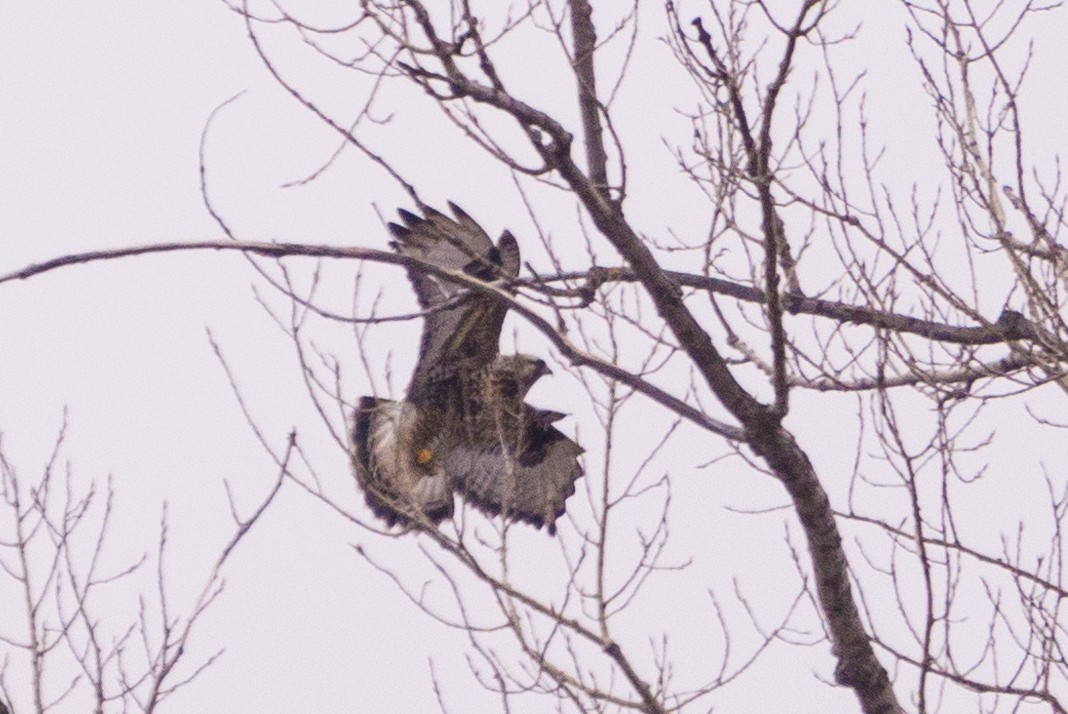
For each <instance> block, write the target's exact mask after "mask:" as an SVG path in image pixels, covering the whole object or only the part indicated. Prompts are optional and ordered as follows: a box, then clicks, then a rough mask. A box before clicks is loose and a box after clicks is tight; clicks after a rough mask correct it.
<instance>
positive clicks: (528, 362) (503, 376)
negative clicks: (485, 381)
mask: <svg viewBox="0 0 1068 714" xmlns="http://www.w3.org/2000/svg"><path fill="white" fill-rule="evenodd" d="M547 374H551V372H550V371H549V366H548V365H546V364H545V360H543V359H538V358H537V357H531V356H530V355H497V358H496V359H494V360H493V364H492V365H491V366H490V383H491V385H492V386H493V388H494V389H495V390H496V392H497V394H499V395H500V396H501V397H503V398H504V399H509V400H510V399H519V400H522V399H523V397H525V396H526V395H527V392H529V391H530V388H531V387H533V386H534V383H535V382H537V381H538V380H539V379H541V378H542V377H544V376H545V375H547Z"/></svg>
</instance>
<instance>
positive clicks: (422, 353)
mask: <svg viewBox="0 0 1068 714" xmlns="http://www.w3.org/2000/svg"><path fill="white" fill-rule="evenodd" d="M449 208H450V209H451V210H452V213H453V215H454V216H455V219H453V218H449V217H448V216H446V215H445V214H443V213H440V212H438V211H435V210H433V209H425V214H426V215H425V216H424V217H421V216H417V215H415V214H413V213H409V212H408V211H405V210H401V211H400V212H399V213H400V217H401V220H402V221H403V225H400V224H397V223H390V224H389V231H390V233H391V234H392V236H393V241H392V242H391V246H392V247H393V249H394V250H396V251H397V252H399V253H401V254H402V255H406V256H410V257H412V258H416V259H418V260H421V261H423V262H426V263H430V264H431V265H434V266H436V267H438V268H441V269H443V270H450V271H456V272H461V273H464V274H466V275H468V276H470V277H472V278H477V279H478V280H482V281H484V282H487V283H494V282H497V284H498V286H499V287H501V288H502V289H504V290H508V291H510V292H514V289H512V288H510V287H509V286H508V282H507V281H509V280H510V279H511V278H515V277H516V276H518V275H519V262H520V261H519V246H518V245H517V243H516V240H515V238H514V237H512V234H511V233H509V232H507V231H505V233H504V234H503V235H502V236H501V237H500V240H498V242H497V244H496V245H494V244H493V241H492V240H491V239H490V237H489V236H488V235H486V232H485V231H484V230H482V227H481V226H479V225H478V224H477V223H476V222H475V221H474V220H473V219H472V218H471V217H470V216H469V215H467V213H465V212H464V211H463V210H462V209H460V208H459V207H458V206H456V205H454V204H452V203H450V204H449ZM408 279H409V281H411V284H412V287H413V288H415V294H416V296H417V298H418V300H419V306H420V307H421V308H422V309H423V310H424V312H425V318H424V323H423V334H422V337H421V339H420V344H419V359H418V361H417V362H416V366H415V373H414V374H413V375H412V379H411V382H410V383H409V385H408V391H407V396H406V397H405V398H404V400H403V401H399V402H398V401H392V400H388V399H379V398H377V397H362V398H361V399H360V403H359V405H358V407H357V408H356V413H355V415H354V419H353V431H352V443H353V454H352V462H353V466H354V467H355V471H356V480H357V482H358V483H359V484H360V486H361V488H362V489H363V491H364V494H365V496H366V498H367V505H368V506H370V508H371V510H372V511H373V512H374V513H375V515H377V516H378V517H380V518H382V519H383V520H385V521H386V522H387V523H388V524H389V525H391V526H392V525H394V524H398V523H399V524H401V525H411V524H413V523H424V524H425V523H431V524H437V523H439V522H441V521H442V520H444V519H446V518H448V517H449V516H451V515H452V513H453V494H454V493H459V494H460V496H461V497H463V498H464V499H465V500H466V501H468V502H469V503H471V504H472V505H474V506H476V507H477V508H479V509H480V510H482V511H484V512H485V513H487V514H489V515H497V514H500V515H502V516H503V517H504V518H506V519H511V520H516V521H524V522H526V523H530V524H533V525H534V526H536V527H538V528H541V527H542V526H545V527H546V528H547V529H548V531H549V532H550V533H555V532H556V525H555V524H556V519H557V518H559V517H560V516H561V515H563V513H564V502H565V501H566V500H567V498H568V497H569V496H570V495H571V494H573V493H574V492H575V481H576V480H577V479H578V478H579V477H580V476H582V467H581V466H580V465H579V463H578V456H579V454H581V453H582V447H580V446H579V445H578V444H576V443H575V442H574V441H573V440H571V439H569V438H568V437H566V436H564V434H562V433H561V432H560V431H558V430H557V429H556V428H555V427H554V426H553V423H554V422H556V421H558V420H559V419H561V418H562V417H563V416H564V414H561V413H560V412H554V411H547V410H544V409H537V408H535V407H533V406H531V405H529V404H527V403H526V401H525V398H526V394H527V392H528V391H529V390H530V388H531V386H532V385H533V384H534V382H536V381H537V380H538V379H539V378H540V377H542V376H544V375H545V374H548V373H549V369H548V368H547V367H546V366H545V362H544V361H542V360H540V359H537V358H535V357H531V356H529V355H521V354H519V355H502V354H500V351H499V342H500V334H501V326H502V324H503V323H504V316H505V313H507V311H508V307H507V305H506V304H504V302H503V301H502V300H500V299H495V298H493V297H492V296H489V295H485V294H482V293H478V292H476V291H473V290H471V289H469V288H466V287H464V286H463V285H461V284H459V283H456V282H452V281H449V280H447V279H445V278H442V277H439V276H436V275H430V274H427V273H423V272H420V271H418V270H415V269H409V270H408Z"/></svg>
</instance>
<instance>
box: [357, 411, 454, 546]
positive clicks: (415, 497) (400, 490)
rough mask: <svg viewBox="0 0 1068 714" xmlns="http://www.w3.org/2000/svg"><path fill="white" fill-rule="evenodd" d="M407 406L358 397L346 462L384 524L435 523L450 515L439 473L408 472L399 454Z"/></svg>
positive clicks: (446, 488)
mask: <svg viewBox="0 0 1068 714" xmlns="http://www.w3.org/2000/svg"><path fill="white" fill-rule="evenodd" d="M412 408H413V406H412V405H410V404H405V403H404V402H396V401H393V400H391V399H378V398H377V397H361V398H360V403H359V404H358V405H357V407H356V411H355V413H354V414H353V420H352V425H353V426H352V450H353V453H352V466H353V470H354V472H355V474H356V482H357V483H358V484H359V486H360V489H361V490H362V491H363V493H364V498H365V499H366V501H367V506H368V507H369V508H370V509H371V511H372V512H373V513H374V514H375V515H376V516H378V517H379V518H381V519H382V520H384V521H385V522H386V524H387V525H389V526H394V525H397V524H400V525H404V526H409V525H414V524H416V523H417V522H421V523H424V524H425V523H426V522H429V523H431V524H437V523H440V522H441V521H443V520H445V519H446V518H448V517H449V516H451V515H452V512H453V497H452V487H451V485H450V484H449V483H448V480H447V479H446V478H445V477H444V476H443V475H438V476H434V475H428V474H424V473H413V471H412V469H411V466H410V465H409V464H407V463H406V462H405V460H404V459H403V458H402V450H403V449H404V445H403V444H402V443H399V440H402V439H403V435H402V433H403V432H404V425H403V424H402V422H404V420H405V419H406V418H407V417H408V416H409V412H408V410H410V409H412Z"/></svg>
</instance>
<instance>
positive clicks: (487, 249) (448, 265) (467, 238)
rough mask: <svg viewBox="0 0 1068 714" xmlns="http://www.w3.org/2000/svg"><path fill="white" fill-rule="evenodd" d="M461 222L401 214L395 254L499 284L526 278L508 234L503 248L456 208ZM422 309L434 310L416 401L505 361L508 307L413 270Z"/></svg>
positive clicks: (434, 214)
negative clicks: (501, 351)
mask: <svg viewBox="0 0 1068 714" xmlns="http://www.w3.org/2000/svg"><path fill="white" fill-rule="evenodd" d="M449 208H450V209H451V210H452V212H453V215H455V216H456V220H453V219H451V218H449V217H448V216H446V215H445V214H444V213H441V212H440V211H435V210H434V209H432V208H427V209H425V213H426V216H425V217H420V216H417V215H415V214H414V213H410V212H408V211H405V210H403V209H401V210H400V211H399V213H400V217H401V219H402V220H403V221H404V225H399V224H397V223H390V224H389V231H390V233H391V234H392V235H393V242H392V246H393V247H394V249H396V250H397V251H398V252H399V253H401V254H402V255H408V256H411V257H413V258H418V259H419V260H422V261H424V262H427V263H430V264H432V265H435V266H437V267H439V268H443V269H445V270H455V271H460V272H463V273H466V274H468V275H470V276H472V277H475V278H479V279H480V280H485V281H487V282H492V281H494V280H498V279H500V278H512V277H515V276H516V275H518V274H519V246H518V245H517V244H516V241H515V238H514V237H513V236H512V234H511V233H509V232H507V231H505V233H504V234H503V235H502V236H501V238H500V240H499V241H498V243H497V245H496V246H495V245H493V241H491V240H490V237H489V236H488V235H486V232H485V231H484V230H482V227H481V226H479V225H478V223H476V222H475V221H474V219H472V218H471V216H469V215H467V213H466V212H464V210H463V209H461V208H460V207H459V206H457V205H456V204H454V203H451V202H450V203H449ZM408 279H409V280H410V281H411V283H412V286H413V287H414V288H415V293H416V296H417V297H418V299H419V306H420V307H422V308H423V309H424V310H427V311H428V312H427V315H426V319H425V322H424V323H423V335H422V339H421V343H420V345H419V361H418V362H417V364H416V368H415V373H414V374H413V375H412V381H411V383H410V384H409V387H408V396H409V398H410V399H416V400H419V399H420V398H423V397H425V396H427V395H426V394H425V391H426V389H427V388H428V387H429V386H430V385H433V384H434V383H436V382H440V381H442V380H445V379H449V378H451V377H452V376H453V375H455V374H456V372H457V371H458V370H461V369H463V370H472V369H478V368H481V367H485V366H487V365H489V364H490V363H491V362H492V361H493V359H494V358H495V357H496V356H497V351H498V344H499V342H500V334H501V325H502V324H503V323H504V316H505V313H507V311H508V307H507V306H506V305H503V304H501V302H500V301H499V300H494V299H493V298H491V297H487V296H484V295H479V294H477V293H473V292H471V291H470V290H468V289H467V288H465V287H463V286H462V285H459V284H457V283H454V282H450V281H448V280H445V279H443V278H440V277H438V276H433V275H427V274H426V273H422V272H419V271H418V270H409V271H408Z"/></svg>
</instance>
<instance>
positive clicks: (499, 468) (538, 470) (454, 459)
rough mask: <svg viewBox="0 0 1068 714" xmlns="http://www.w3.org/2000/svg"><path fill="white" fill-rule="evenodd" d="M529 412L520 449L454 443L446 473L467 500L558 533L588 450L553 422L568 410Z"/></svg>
mask: <svg viewBox="0 0 1068 714" xmlns="http://www.w3.org/2000/svg"><path fill="white" fill-rule="evenodd" d="M525 411H526V414H525V419H524V420H523V421H524V422H526V423H525V426H524V433H523V435H522V437H521V438H520V446H519V448H518V449H516V450H515V451H514V452H513V451H512V450H511V449H509V448H507V446H506V445H505V444H503V443H502V442H501V441H500V440H496V441H495V440H493V439H485V440H482V441H479V442H466V443H457V444H451V445H450V448H449V450H448V453H447V454H446V456H445V464H444V466H445V473H446V474H447V475H448V477H449V478H450V479H451V480H452V481H453V482H454V483H455V488H456V490H457V491H459V492H460V493H461V494H462V495H463V496H464V498H465V500H467V501H468V502H470V503H472V504H474V505H475V506H477V507H478V508H479V509H481V510H482V511H484V512H485V513H488V514H489V515H494V516H495V515H498V514H500V515H502V516H503V517H505V518H507V519H510V520H518V521H525V522H527V523H530V524H532V525H534V526H535V527H537V528H541V527H542V526H545V527H546V528H547V529H548V531H549V533H556V519H557V518H559V517H560V516H561V515H563V513H564V503H565V501H567V499H568V497H569V496H571V494H573V493H574V492H575V481H577V480H578V478H579V477H580V476H582V466H581V465H580V464H579V462H578V457H579V455H580V454H581V453H582V451H583V449H582V447H581V446H579V445H578V444H576V443H575V442H574V441H573V440H571V439H569V438H568V437H566V436H564V434H562V433H561V432H560V431H558V430H557V429H556V428H555V427H554V426H552V422H554V421H556V420H558V419H560V418H561V417H563V414H560V413H559V412H550V411H544V410H540V409H535V408H534V407H531V406H526V409H525Z"/></svg>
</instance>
